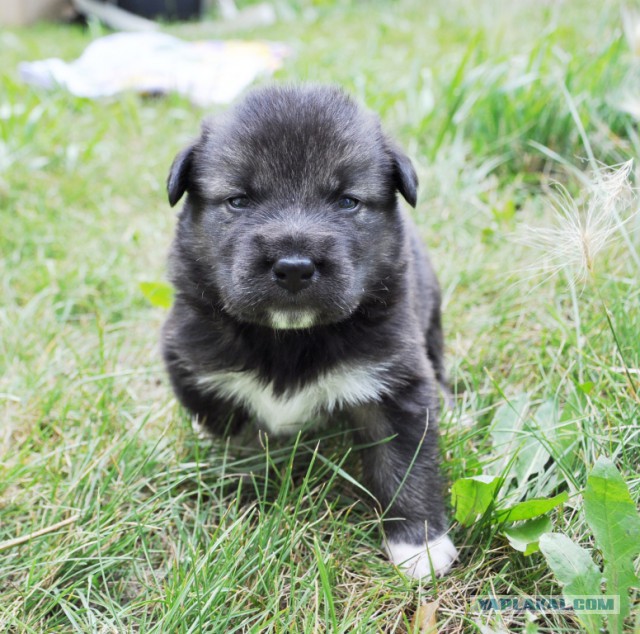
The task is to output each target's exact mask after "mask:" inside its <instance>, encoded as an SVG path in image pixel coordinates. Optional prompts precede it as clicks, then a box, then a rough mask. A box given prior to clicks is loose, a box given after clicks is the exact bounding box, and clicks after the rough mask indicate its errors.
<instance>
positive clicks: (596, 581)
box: [539, 533, 602, 633]
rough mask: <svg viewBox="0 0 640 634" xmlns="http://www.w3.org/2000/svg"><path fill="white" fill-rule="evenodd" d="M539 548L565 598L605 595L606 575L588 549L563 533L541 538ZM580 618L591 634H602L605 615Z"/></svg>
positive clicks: (546, 535) (582, 614)
mask: <svg viewBox="0 0 640 634" xmlns="http://www.w3.org/2000/svg"><path fill="white" fill-rule="evenodd" d="M539 544H540V550H541V551H542V554H543V555H544V558H545V559H546V560H547V564H548V565H549V568H551V570H552V571H553V573H554V574H555V576H556V578H557V579H558V581H559V582H560V583H561V584H562V585H563V586H564V595H565V597H567V598H571V597H575V596H580V595H585V594H587V595H588V594H590V595H600V594H601V592H600V583H601V581H602V574H601V573H600V571H599V570H598V568H597V566H596V565H595V564H594V563H593V560H592V559H591V555H589V553H588V552H587V551H586V550H585V549H584V548H581V547H580V546H578V544H574V543H573V542H572V541H571V540H570V539H569V538H568V537H567V536H566V535H561V534H559V533H545V534H544V535H542V536H541V537H540V542H539ZM576 614H578V616H579V617H580V619H581V620H582V622H583V623H584V625H585V628H586V629H587V631H588V632H593V633H596V632H599V630H600V627H601V626H602V616H601V615H598V614H584V613H582V612H578V611H576Z"/></svg>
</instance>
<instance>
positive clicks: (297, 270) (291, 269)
mask: <svg viewBox="0 0 640 634" xmlns="http://www.w3.org/2000/svg"><path fill="white" fill-rule="evenodd" d="M271 270H272V271H273V276H274V280H275V283H276V284H277V285H278V286H280V287H281V288H284V289H285V290H287V291H289V292H290V293H298V292H299V291H301V290H302V289H304V288H307V286H309V285H310V284H311V282H312V281H313V278H314V277H315V275H316V265H315V262H314V261H313V260H312V259H311V258H309V257H303V256H289V257H283V258H280V259H279V260H277V261H276V263H275V264H274V265H273V267H272V269H271Z"/></svg>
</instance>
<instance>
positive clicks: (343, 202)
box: [338, 196, 360, 211]
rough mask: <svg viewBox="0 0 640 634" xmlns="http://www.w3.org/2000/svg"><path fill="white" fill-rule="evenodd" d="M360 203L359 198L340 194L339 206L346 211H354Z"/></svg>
mask: <svg viewBox="0 0 640 634" xmlns="http://www.w3.org/2000/svg"><path fill="white" fill-rule="evenodd" d="M359 204H360V201H359V200H356V199H355V198H351V197H350V196H340V198H338V207H340V209H344V210H345V211H353V210H354V209H357V207H358V205H359Z"/></svg>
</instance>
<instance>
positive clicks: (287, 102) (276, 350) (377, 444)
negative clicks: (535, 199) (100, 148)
mask: <svg viewBox="0 0 640 634" xmlns="http://www.w3.org/2000/svg"><path fill="white" fill-rule="evenodd" d="M417 186H418V181H417V177H416V173H415V171H414V169H413V166H412V165H411V162H410V161H409V159H408V158H407V157H406V156H405V155H404V154H403V153H402V151H401V150H400V149H399V148H398V147H397V146H396V145H395V144H394V143H393V142H392V141H391V140H390V139H389V138H388V137H387V136H385V134H384V133H383V132H382V130H381V127H380V124H379V121H378V119H377V118H376V117H375V116H373V115H372V114H370V113H368V112H365V111H363V110H362V109H361V108H360V107H358V106H357V105H356V103H354V101H352V100H351V99H350V98H349V97H348V96H347V95H345V94H344V93H343V92H342V91H340V90H338V89H335V88H327V87H318V86H307V87H269V88H264V89H260V90H256V91H254V92H252V93H250V94H249V95H248V96H247V97H246V98H245V99H244V101H242V102H241V103H239V104H238V105H236V106H235V107H234V108H232V109H231V110H230V111H228V112H227V113H226V114H225V115H223V116H221V117H219V118H216V119H214V120H213V121H208V122H205V123H204V124H203V127H202V133H201V136H200V138H199V139H198V140H197V141H195V142H194V143H193V144H192V145H190V146H189V147H187V148H186V149H184V150H183V151H182V152H180V153H179V154H178V156H177V157H176V159H175V161H174V163H173V165H172V167H171V172H170V174H169V179H168V193H169V202H170V203H171V205H172V206H174V205H175V204H176V203H177V202H178V201H179V200H180V199H181V198H182V196H183V195H184V194H185V193H187V194H188V195H187V198H186V202H185V204H184V207H183V209H182V212H181V213H180V215H179V219H178V226H177V232H176V236H175V240H174V243H173V247H172V250H171V255H170V270H171V279H172V281H173V284H174V286H175V288H176V298H175V303H174V305H173V308H172V310H171V313H170V315H169V318H168V320H167V322H166V324H165V327H164V330H163V353H164V359H165V362H166V366H167V369H168V372H169V376H170V378H171V382H172V385H173V388H174V390H175V393H176V395H177V397H178V399H179V400H180V402H181V403H182V404H183V405H184V406H185V407H186V408H187V409H188V410H189V411H190V412H191V413H192V414H193V415H194V416H195V417H197V419H198V420H199V421H201V422H202V423H204V424H205V425H206V426H207V427H208V428H209V430H211V431H212V432H213V433H215V434H229V433H235V432H237V431H238V430H239V429H240V428H241V427H242V426H243V425H244V424H245V423H247V422H249V421H254V422H257V423H258V424H259V425H261V426H262V427H263V428H265V429H266V430H267V431H268V432H270V433H273V434H285V433H288V434H290V433H294V432H296V431H298V430H299V429H300V428H301V427H302V426H303V425H304V424H309V423H310V422H311V423H313V422H319V421H321V420H324V419H326V418H327V417H329V416H336V415H339V416H340V417H342V418H344V419H345V420H348V421H349V422H350V424H351V426H352V427H353V430H354V433H355V436H356V438H357V439H358V440H359V441H360V442H362V443H365V444H366V445H367V446H368V448H367V449H366V450H364V452H363V461H364V468H363V471H364V476H365V478H366V484H367V486H368V487H369V490H370V491H371V492H372V493H373V494H374V495H375V497H376V498H377V500H378V501H379V503H380V505H381V507H382V509H383V510H384V511H385V515H384V518H385V519H384V524H385V525H384V533H385V537H384V548H385V550H386V552H387V554H388V555H389V557H390V559H391V561H392V562H393V563H394V564H396V565H398V566H400V567H402V568H403V569H404V570H405V571H406V572H407V573H408V574H409V575H411V576H413V577H417V578H420V577H427V576H429V575H431V574H432V573H435V574H437V575H439V574H443V573H445V572H446V571H447V570H448V569H449V568H450V566H451V564H452V562H453V560H454V559H455V558H456V556H457V553H456V549H455V547H454V546H453V544H452V542H451V540H450V539H449V538H448V537H447V535H446V534H445V531H446V529H447V524H446V519H445V514H444V507H443V500H442V484H441V480H440V476H439V469H438V438H437V422H438V413H439V389H438V386H439V384H440V385H444V381H445V377H444V369H443V358H442V355H443V343H442V329H441V325H440V290H439V287H438V283H437V280H436V277H435V274H434V272H433V269H432V267H431V264H430V263H429V260H428V258H427V256H426V254H425V252H424V250H423V247H422V245H421V243H420V240H419V238H418V234H417V231H416V229H415V227H414V225H413V223H412V222H411V220H410V218H409V217H408V216H407V215H406V214H405V212H404V211H403V210H402V209H401V208H400V206H399V204H398V201H397V193H398V192H399V193H400V194H401V195H402V196H403V197H404V199H405V200H406V201H407V202H408V203H409V204H410V205H412V206H415V204H416V194H417Z"/></svg>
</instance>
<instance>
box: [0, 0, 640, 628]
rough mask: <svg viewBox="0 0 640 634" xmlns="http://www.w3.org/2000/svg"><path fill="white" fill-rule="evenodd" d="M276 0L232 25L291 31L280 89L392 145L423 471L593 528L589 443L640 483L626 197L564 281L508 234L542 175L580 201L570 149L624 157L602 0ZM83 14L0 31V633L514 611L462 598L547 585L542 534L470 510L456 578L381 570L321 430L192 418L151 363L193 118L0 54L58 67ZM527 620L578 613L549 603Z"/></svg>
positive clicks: (71, 51)
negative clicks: (415, 235)
mask: <svg viewBox="0 0 640 634" xmlns="http://www.w3.org/2000/svg"><path fill="white" fill-rule="evenodd" d="M276 5H277V7H278V8H279V10H280V11H281V15H282V16H283V19H282V20H281V21H280V22H279V23H278V24H276V25H274V26H272V27H268V28H264V29H262V30H259V31H256V32H254V33H251V34H246V33H237V34H235V35H237V36H243V37H246V36H248V35H251V36H253V37H261V38H267V39H273V40H280V41H284V42H287V43H288V44H289V45H290V46H291V47H292V48H293V49H294V51H295V56H294V57H293V58H292V59H291V60H290V61H289V62H288V63H287V64H286V66H285V68H284V69H283V70H282V71H281V72H280V73H278V75H277V80H282V81H297V80H308V79H312V80H315V81H323V82H332V83H340V84H343V85H344V86H345V87H346V88H347V89H348V90H350V91H351V92H353V93H354V94H355V95H356V96H357V97H358V98H359V99H361V100H362V101H363V102H365V103H366V104H367V105H368V106H369V107H371V108H372V109H374V110H376V111H378V112H379V113H380V115H381V116H382V118H383V121H384V123H385V126H386V128H387V129H388V130H389V131H390V132H392V133H393V134H394V135H395V136H397V137H398V139H399V140H400V141H401V143H402V145H403V146H405V147H406V148H408V150H409V152H410V154H411V155H412V157H413V158H414V160H415V162H416V166H417V168H418V171H419V174H420V178H421V183H422V187H421V192H420V201H419V205H418V208H417V210H416V212H415V217H416V219H417V221H418V222H419V225H420V227H421V230H422V231H423V233H424V237H425V240H426V242H427V243H428V245H429V248H430V250H431V253H432V255H433V259H434V262H435V263H436V268H437V270H438V272H439V276H440V279H441V282H442V286H443V291H444V303H445V306H444V310H445V320H446V322H445V323H446V330H447V345H448V364H449V368H450V375H451V379H452V383H453V385H454V386H455V388H456V391H457V394H458V399H457V407H456V412H455V415H450V416H445V420H444V421H443V430H442V448H443V453H444V456H445V463H444V471H445V474H446V477H447V480H448V481H449V482H450V483H451V482H454V481H455V480H457V479H458V478H461V477H468V476H472V475H477V474H480V473H501V474H505V475H506V476H507V479H508V485H507V486H505V487H504V489H503V491H502V492H501V495H503V496H504V498H505V499H508V500H510V501H517V500H521V499H528V498H531V497H536V496H550V495H553V494H555V493H558V492H560V491H563V490H567V491H569V493H570V494H571V497H570V500H569V502H568V503H567V504H566V505H565V507H564V508H563V509H562V510H558V511H557V512H555V513H554V514H553V518H552V519H553V524H554V530H556V531H559V532H564V533H566V534H567V535H569V536H570V537H571V538H572V539H573V540H574V541H577V542H580V543H582V544H583V545H585V546H587V547H588V546H589V544H590V543H591V536H590V533H589V529H588V527H587V526H586V525H585V523H584V520H583V519H582V517H583V516H582V514H581V513H580V512H579V511H580V508H581V499H580V496H579V495H578V493H579V492H580V491H581V489H582V488H583V486H584V484H585V481H586V475H587V473H588V470H589V469H590V467H591V465H593V463H594V462H595V460H596V458H597V457H598V456H600V455H606V456H608V457H610V458H612V459H613V460H614V462H615V463H616V465H617V467H618V468H619V470H620V471H621V472H622V474H623V476H624V478H625V480H626V482H627V484H628V485H629V487H630V488H631V491H632V495H633V496H634V499H635V500H636V501H637V500H638V495H639V492H638V489H639V487H638V482H639V481H640V476H639V475H638V474H639V470H640V451H639V446H640V423H639V421H640V401H639V399H638V389H639V385H640V376H639V375H638V368H640V344H639V339H638V332H640V285H639V284H638V279H639V278H640V271H639V270H638V265H637V262H638V249H639V246H638V233H637V229H638V218H637V216H636V218H635V219H632V220H630V221H629V222H628V223H627V224H626V225H625V231H626V234H627V236H628V239H627V240H625V239H624V236H622V235H621V234H620V232H617V233H616V234H615V235H614V236H613V238H612V240H611V241H610V243H609V244H608V245H607V247H606V248H605V249H604V250H603V251H602V252H601V253H600V254H598V257H597V259H595V260H594V262H593V267H592V270H591V271H590V272H589V275H588V276H587V280H586V281H585V282H583V283H581V284H579V285H578V286H576V285H574V284H572V283H570V282H569V281H568V273H567V275H565V274H563V273H564V272H561V274H560V275H556V276H554V277H549V276H545V274H544V271H542V269H540V270H541V275H539V276H537V277H535V278H532V277H531V275H530V273H531V271H533V270H536V271H537V270H538V268H537V265H538V263H539V262H540V260H541V259H542V258H543V254H541V253H540V252H539V251H537V250H536V249H535V248H533V246H535V241H532V240H529V241H528V242H527V235H526V232H525V235H524V241H525V243H526V244H527V243H528V244H530V245H532V246H531V247H527V246H522V240H520V241H518V240H517V239H516V237H517V236H518V235H519V236H520V238H522V232H523V231H524V229H523V228H524V227H529V226H535V227H543V228H544V227H550V226H553V225H554V223H555V221H556V214H555V212H554V211H553V209H552V207H551V206H550V205H549V203H548V200H549V187H550V183H551V181H552V180H560V181H561V182H562V183H563V184H564V186H565V187H566V188H567V190H568V191H569V192H570V193H571V194H572V195H573V196H575V197H576V198H577V199H579V198H580V196H582V195H583V192H584V191H585V190H584V179H585V177H586V174H587V172H588V168H589V164H588V161H587V160H586V158H585V157H587V156H588V154H589V148H590V151H591V152H592V153H593V155H594V157H595V158H596V159H597V160H599V161H603V162H605V163H607V164H613V163H619V162H622V161H624V160H626V159H628V158H631V157H634V156H637V155H638V151H639V150H640V143H639V142H638V135H637V124H636V121H635V120H634V119H633V118H632V116H631V115H629V114H625V113H623V112H621V111H619V110H618V108H617V104H618V100H619V99H622V98H623V97H625V95H626V94H627V93H628V91H630V90H632V88H633V86H636V87H637V85H636V84H633V83H632V82H633V81H635V80H634V77H636V76H637V71H638V68H640V60H638V59H635V58H634V57H633V55H632V53H631V51H630V49H629V47H628V46H627V44H626V42H625V40H624V37H623V34H622V25H621V19H620V11H619V9H620V7H619V5H618V4H617V3H615V2H606V3H600V5H598V6H595V3H594V5H593V6H591V4H590V3H587V5H589V6H586V5H585V3H578V2H566V3H544V4H543V5H541V3H539V2H533V1H532V0H531V1H529V0H526V1H523V2H518V3H512V4H511V5H509V6H508V7H507V6H506V5H505V4H504V3H497V2H487V3H472V2H469V1H464V0H454V1H453V2H444V1H437V2H432V3H428V5H427V4H426V3H424V2H419V1H418V0H398V1H397V2H393V3H390V2H383V1H382V0H377V1H375V2H370V3H362V2H355V1H354V2H348V1H347V0H343V1H340V2H329V1H324V2H320V1H317V2H311V1H310V0H297V1H296V2H284V1H281V2H279V3H278V2H277V3H276ZM188 28H191V29H192V28H193V27H188ZM186 29H187V27H180V26H176V27H171V30H173V31H174V32H176V33H185V32H186ZM99 33H100V29H97V30H96V29H95V28H94V29H93V31H89V32H88V31H86V30H82V29H81V28H79V27H70V26H60V25H39V26H37V27H33V28H30V29H23V30H14V31H7V30H3V31H0V50H2V68H1V70H0V210H1V211H0V217H1V219H2V230H1V231H0V253H1V254H2V259H1V260H0V285H1V286H0V291H1V296H2V301H1V303H0V417H1V418H0V420H1V422H0V452H1V453H2V460H1V462H0V542H2V544H0V548H2V550H0V557H1V560H0V561H1V562H2V566H1V568H0V624H1V629H3V631H8V632H16V633H18V632H20V633H22V632H158V633H160V632H162V633H165V632H184V633H191V632H214V633H217V632H287V633H288V632H322V631H330V632H365V633H368V632H408V631H411V618H412V616H413V614H414V612H415V611H416V609H417V607H418V606H419V605H420V604H421V603H422V602H428V601H433V600H435V599H436V598H437V600H438V601H439V608H438V612H437V615H438V628H439V631H442V632H477V631H481V627H486V628H490V630H485V631H494V630H498V629H499V628H503V629H508V630H511V631H519V630H523V629H524V628H525V626H526V622H527V619H526V618H525V617H524V616H518V615H516V616H513V615H504V618H503V620H502V621H501V620H500V618H499V617H498V616H497V615H479V614H476V613H473V612H472V610H471V598H472V597H473V596H474V595H477V594H486V593H489V592H495V593H496V594H516V595H518V594H531V593H537V594H558V593H560V591H561V590H560V588H559V586H558V585H557V584H556V582H555V581H554V579H553V576H552V575H551V573H550V571H549V569H548V567H547V566H546V563H545V560H544V558H543V557H542V555H541V554H540V553H534V554H533V555H531V556H528V557H524V556H522V555H521V554H520V553H517V552H516V551H514V550H512V549H511V548H510V547H509V545H508V544H507V542H506V540H505V539H504V537H502V536H501V534H500V532H499V526H497V525H495V524H493V523H492V522H491V521H489V519H488V518H484V519H480V520H479V521H478V522H476V523H475V524H474V525H472V526H471V527H469V528H465V527H461V526H459V525H458V524H457V523H455V522H454V523H453V525H452V535H453V538H454V541H455V542H456V544H457V545H458V546H459V548H460V552H461V562H460V564H459V565H458V566H457V567H456V568H455V569H454V571H453V572H452V573H451V574H450V575H449V576H447V577H446V578H444V579H441V580H438V581H437V582H436V583H435V584H427V585H421V584H419V583H417V582H413V581H410V580H408V579H406V578H404V577H403V576H402V575H401V574H400V573H399V572H397V571H396V570H395V569H394V568H392V567H391V566H390V565H389V564H388V563H387V562H386V561H385V560H384V558H383V556H382V554H381V550H380V544H379V527H378V523H377V521H376V517H375V515H374V514H373V513H372V512H371V510H370V507H369V506H368V505H367V503H366V502H367V494H366V493H365V492H363V491H362V490H361V487H360V486H359V484H358V477H359V475H358V460H357V458H358V448H357V447H355V448H351V449H348V448H349V447H351V444H350V441H349V439H348V436H346V435H345V432H344V431H343V430H340V429H337V430H336V429H332V430H328V431H325V432H322V433H317V434H315V435H308V436H304V437H302V438H299V439H291V440H290V441H288V442H280V443H278V444H273V443H271V444H269V445H268V447H267V450H266V451H265V450H262V449H260V448H259V447H257V446H256V447H253V448H251V447H244V446H242V444H240V443H232V442H230V443H222V442H212V441H210V440H208V439H203V438H200V437H199V436H198V435H197V434H196V433H195V432H194V431H193V430H192V428H191V425H190V423H189V421H188V420H187V418H186V417H185V415H184V413H182V412H181V411H180V410H179V408H178V407H177V405H176V404H175V401H174V399H173V397H172V394H171V392H170V389H169V386H168V384H167V381H166V379H165V376H164V373H163V370H162V367H161V363H160V359H159V354H158V331H159V328H160V325H161V323H162V321H163V318H164V314H165V313H164V311H163V310H161V309H157V308H154V307H152V306H150V305H149V304H148V302H147V301H146V300H145V298H144V296H143V294H142V293H141V291H140V288H139V284H140V282H142V281H157V280H161V279H163V277H164V275H165V256H166V252H167V249H168V245H169V241H170V239H171V234H172V229H173V225H174V215H173V213H172V212H171V211H170V210H169V207H168V204H167V202H166V199H165V193H164V181H165V177H166V173H167V170H168V166H169V165H170V163H171V160H172V158H173V156H174V155H175V153H176V152H177V151H178V150H179V149H180V148H181V146H182V145H183V144H184V143H185V142H186V141H187V140H188V139H189V138H190V137H191V136H193V135H194V134H195V133H196V131H197V129H198V123H199V120H200V118H201V116H202V115H203V112H201V111H200V110H198V109H197V108H195V107H193V106H191V105H190V104H188V103H187V102H186V101H184V100H182V99H180V98H178V97H175V96H171V97H168V98H166V99H143V98H139V97H137V96H134V95H124V96H122V97H118V98H114V99H110V100H107V101H103V102H91V101H88V100H84V99H76V98H73V97H71V96H69V95H66V94H64V93H63V92H61V91H54V92H40V91H37V90H34V89H32V88H29V87H27V86H24V85H23V84H21V83H20V81H19V80H18V79H17V71H16V67H17V64H18V62H20V61H22V60H26V59H40V58H43V57H50V56H60V57H63V58H66V59H72V58H74V57H76V56H77V55H79V54H80V52H81V51H82V50H83V48H84V47H85V46H86V45H87V43H88V42H89V41H90V40H91V38H92V37H94V36H95V35H97V34H99ZM207 35H208V36H215V35H216V30H215V28H212V29H211V30H210V31H207ZM232 35H233V34H232ZM565 89H566V90H565ZM578 122H580V124H581V125H582V126H583V127H584V135H583V136H581V133H580V125H578ZM585 139H586V140H587V142H588V145H589V148H587V147H585ZM519 232H520V233H519ZM532 267H533V268H532ZM525 405H526V408H525ZM520 406H522V408H524V414H523V420H524V422H525V423H526V424H527V425H528V426H529V427H528V429H529V431H528V432H527V434H528V437H529V438H531V439H532V441H533V442H534V443H537V445H536V446H543V445H544V443H547V445H546V448H547V451H548V454H549V459H548V460H547V461H546V462H545V463H544V464H543V465H542V466H541V468H539V469H538V470H537V471H535V472H534V473H529V474H525V475H523V471H522V470H519V469H518V465H517V460H518V458H517V455H518V454H517V453H516V448H513V450H512V453H510V454H509V455H508V456H507V459H505V455H504V451H501V450H500V447H499V445H498V443H497V441H496V434H495V427H496V421H497V417H500V416H504V415H505V412H507V413H508V412H509V411H512V410H513V408H514V407H520ZM544 421H551V422H550V423H549V425H550V426H551V428H552V429H553V430H555V431H553V434H555V436H553V437H554V438H556V437H558V436H562V439H561V441H558V442H551V441H549V440H548V438H549V437H550V436H547V435H545V434H546V432H545V431H543V430H542V429H541V428H542V422H544ZM522 422H523V421H520V423H522ZM557 430H560V431H557ZM549 433H551V432H549ZM519 476H520V477H519ZM68 520H70V521H68ZM63 521H68V522H67V523H66V524H65V525H63V526H62V527H61V528H58V529H57V530H52V531H50V532H45V534H42V535H40V536H34V537H33V538H31V539H27V538H28V537H29V535H30V534H31V533H34V532H35V531H39V530H42V529H45V530H46V529H47V528H50V527H53V526H55V525H56V524H57V523H58V522H63ZM21 537H22V538H25V540H24V541H23V542H22V543H19V544H13V545H12V544H9V545H7V544H6V543H5V540H15V539H16V538H21ZM636 600H637V599H636ZM636 609H637V603H636ZM528 627H529V630H528V631H535V630H534V627H535V628H537V631H540V632H552V631H553V632H574V631H576V629H578V625H577V624H576V622H575V621H574V620H573V619H572V618H571V617H569V616H565V615H561V614H546V615H543V614H539V615H536V623H535V625H531V624H529V625H528ZM633 627H634V625H633V623H632V622H630V623H629V628H631V629H633ZM631 629H630V630H629V631H631Z"/></svg>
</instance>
